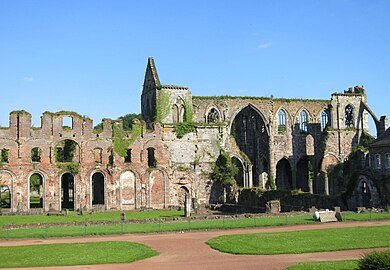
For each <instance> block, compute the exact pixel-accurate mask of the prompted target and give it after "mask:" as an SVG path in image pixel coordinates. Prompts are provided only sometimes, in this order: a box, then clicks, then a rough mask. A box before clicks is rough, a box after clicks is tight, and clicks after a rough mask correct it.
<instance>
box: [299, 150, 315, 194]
mask: <svg viewBox="0 0 390 270" xmlns="http://www.w3.org/2000/svg"><path fill="white" fill-rule="evenodd" d="M296 172H297V177H296V179H297V180H296V183H297V184H296V188H297V189H300V190H302V191H304V192H311V193H312V192H313V179H314V171H313V166H312V164H311V162H310V160H309V159H308V158H307V157H303V158H301V159H300V160H299V161H298V163H297V169H296Z"/></svg>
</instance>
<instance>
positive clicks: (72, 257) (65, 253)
mask: <svg viewBox="0 0 390 270" xmlns="http://www.w3.org/2000/svg"><path fill="white" fill-rule="evenodd" d="M157 254H158V253H157V252H156V251H154V250H153V249H151V248H150V247H148V246H145V245H143V244H139V243H133V242H125V241H115V242H93V243H71V244H48V245H47V244H44V245H28V246H11V247H5V246H2V247H0V258H2V259H1V260H0V267H1V268H6V267H43V266H66V265H88V264H113V263H130V262H133V261H137V260H141V259H145V258H149V257H152V256H155V255H157Z"/></svg>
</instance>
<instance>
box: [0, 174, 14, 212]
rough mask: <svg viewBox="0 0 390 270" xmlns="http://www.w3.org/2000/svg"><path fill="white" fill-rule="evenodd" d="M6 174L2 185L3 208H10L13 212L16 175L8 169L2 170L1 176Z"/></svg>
mask: <svg viewBox="0 0 390 270" xmlns="http://www.w3.org/2000/svg"><path fill="white" fill-rule="evenodd" d="M3 174H4V176H5V177H2V182H1V186H0V194H1V195H3V196H2V197H0V199H1V203H2V208H3V209H7V208H9V209H10V211H11V212H13V210H14V207H16V206H15V205H14V200H15V194H14V179H16V175H15V174H14V173H13V172H11V171H8V170H0V176H2V175H3Z"/></svg>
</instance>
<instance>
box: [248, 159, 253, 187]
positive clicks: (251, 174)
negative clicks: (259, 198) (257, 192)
mask: <svg viewBox="0 0 390 270" xmlns="http://www.w3.org/2000/svg"><path fill="white" fill-rule="evenodd" d="M252 168H253V166H252V165H250V164H248V187H249V188H251V187H252V186H253V173H252Z"/></svg>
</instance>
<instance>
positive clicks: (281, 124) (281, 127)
mask: <svg viewBox="0 0 390 270" xmlns="http://www.w3.org/2000/svg"><path fill="white" fill-rule="evenodd" d="M286 131H287V125H286V112H285V111H284V110H283V109H280V110H279V112H278V132H279V133H284V132H286Z"/></svg>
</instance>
